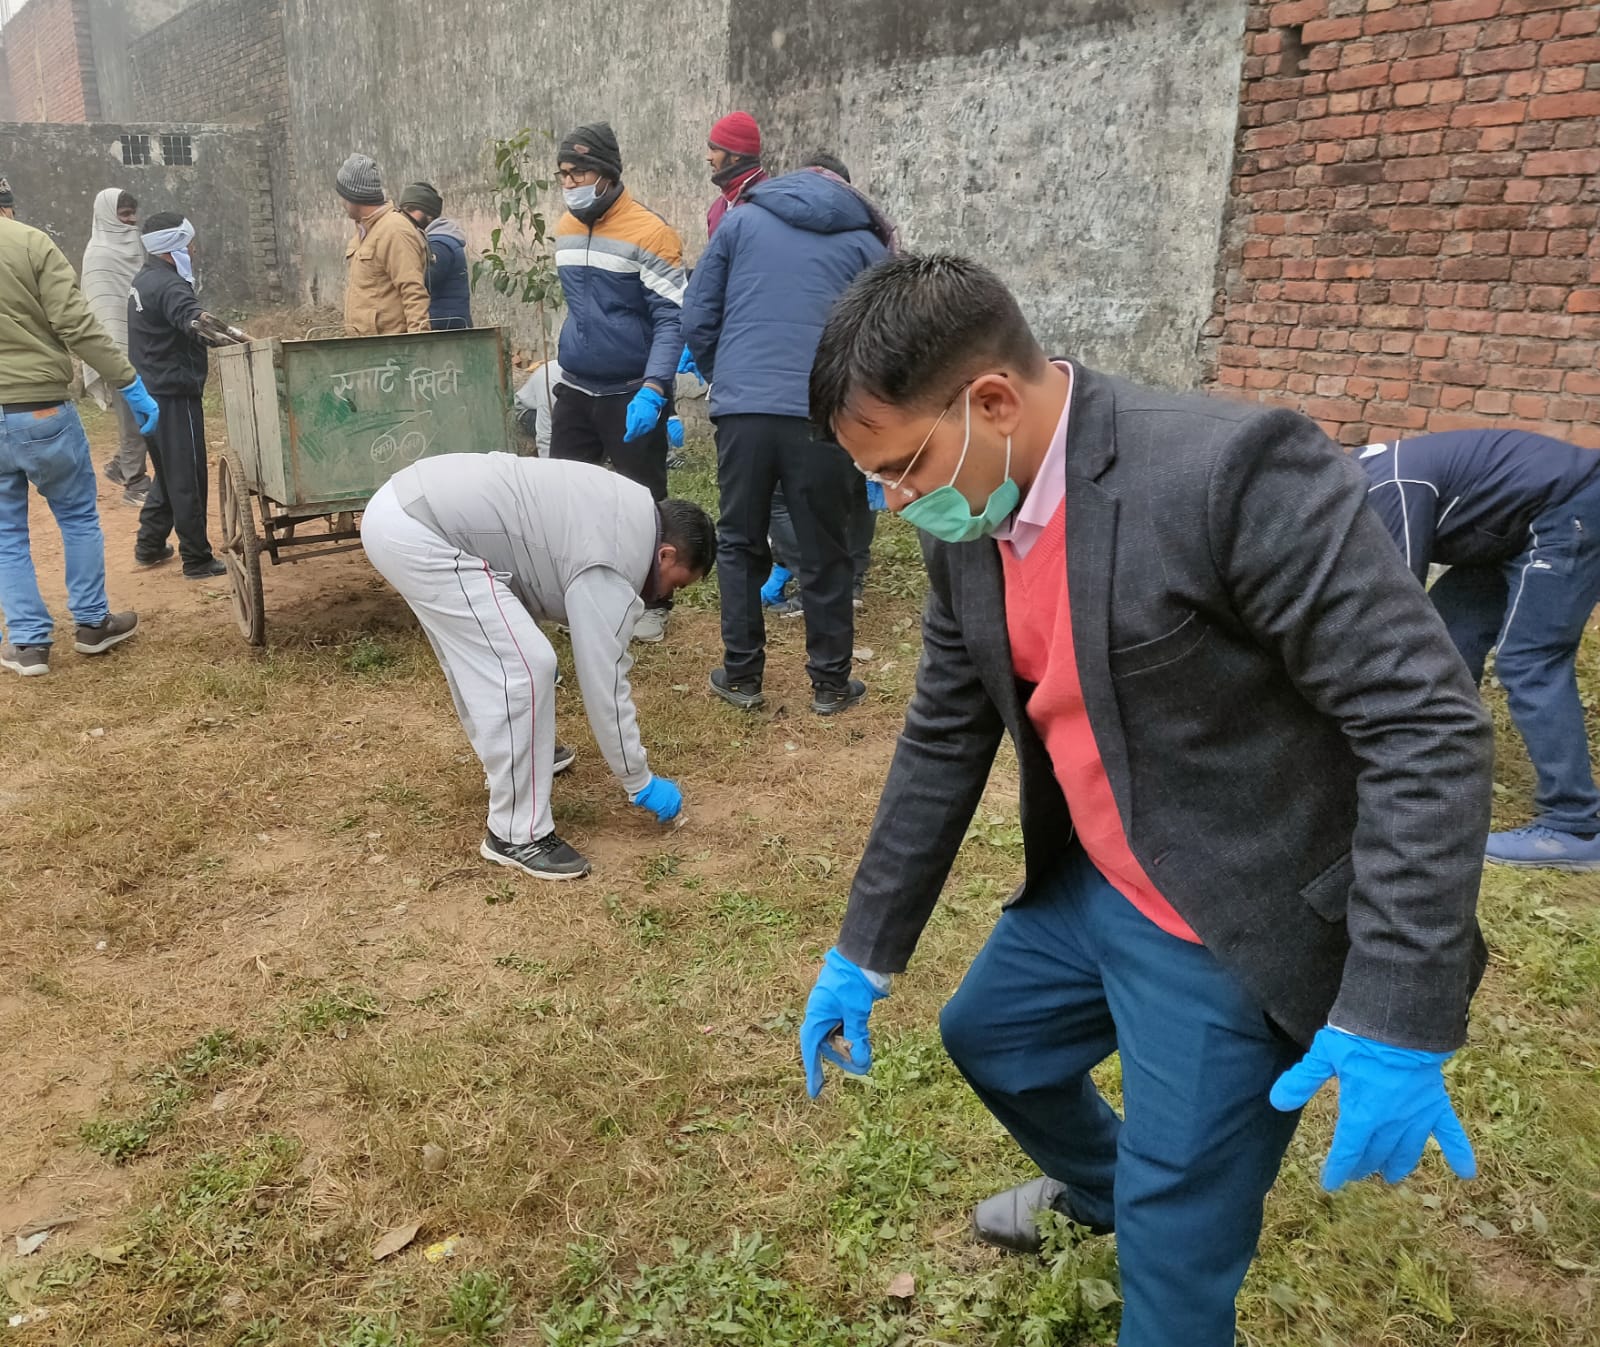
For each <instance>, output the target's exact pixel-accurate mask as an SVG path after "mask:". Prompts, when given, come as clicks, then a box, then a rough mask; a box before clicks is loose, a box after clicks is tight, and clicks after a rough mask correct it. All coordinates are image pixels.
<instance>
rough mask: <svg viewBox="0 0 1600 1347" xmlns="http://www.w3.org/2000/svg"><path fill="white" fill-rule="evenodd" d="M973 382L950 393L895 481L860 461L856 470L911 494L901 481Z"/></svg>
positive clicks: (891, 488) (887, 488)
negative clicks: (864, 466) (869, 470)
mask: <svg viewBox="0 0 1600 1347" xmlns="http://www.w3.org/2000/svg"><path fill="white" fill-rule="evenodd" d="M972 384H973V380H972V379H968V380H966V381H965V382H964V383H962V385H961V386H960V387H959V388H957V389H956V391H955V392H954V393H952V394H951V395H950V401H948V402H947V403H945V404H944V410H943V411H941V412H940V413H939V416H938V418H937V419H936V420H935V421H934V423H933V424H932V425H931V426H929V427H928V433H927V434H926V435H924V436H923V437H922V443H921V444H919V445H918V446H917V452H916V453H914V454H912V455H911V461H910V462H909V463H907V464H906V465H905V467H903V468H901V469H900V475H899V476H898V477H896V478H895V479H894V481H892V482H891V481H890V480H889V479H888V478H887V477H885V476H884V475H883V474H882V473H881V472H868V471H867V470H866V469H865V468H863V467H862V466H861V465H860V464H859V463H857V464H856V471H857V472H859V473H860V474H861V475H862V476H863V477H865V478H866V479H867V480H868V481H869V482H871V483H873V484H874V485H875V486H881V487H882V488H883V489H884V490H885V491H898V492H900V494H901V495H903V496H909V495H910V494H911V493H910V492H909V491H907V490H905V489H904V488H903V487H902V486H901V485H900V483H902V482H903V481H905V479H906V478H907V477H909V476H910V475H911V469H912V468H914V467H916V466H917V460H918V459H919V458H921V457H922V451H923V450H924V449H926V448H927V447H928V441H929V440H931V439H932V438H933V432H934V431H936V430H938V429H939V426H940V425H941V424H942V423H943V421H944V419H945V417H947V416H949V415H950V409H951V408H952V407H954V406H955V405H956V399H957V398H958V397H960V396H961V395H962V394H963V393H964V392H966V391H967V389H969V388H970V387H972Z"/></svg>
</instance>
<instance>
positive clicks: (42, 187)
mask: <svg viewBox="0 0 1600 1347" xmlns="http://www.w3.org/2000/svg"><path fill="white" fill-rule="evenodd" d="M124 131H135V132H140V133H144V134H148V135H149V136H150V137H151V145H152V149H153V150H154V149H155V148H156V147H157V146H158V145H159V141H158V139H157V138H158V137H159V135H160V133H161V132H163V131H169V132H187V133H188V134H189V135H190V137H191V138H192V142H193V146H194V164H193V166H192V167H187V168H179V167H172V168H169V167H167V166H166V165H164V164H159V163H155V164H147V165H142V166H128V165H125V164H124V163H123V162H122V142H121V139H120V137H121V135H122V133H123V132H124ZM0 164H4V165H5V172H6V175H7V176H8V177H9V178H10V179H11V185H12V188H13V189H14V190H15V192H16V196H17V216H18V218H19V219H21V220H22V221H24V222H25V223H27V224H31V225H33V226H34V227H35V228H37V229H43V230H44V231H45V232H46V233H48V234H49V235H50V236H51V237H52V238H53V239H54V240H55V241H56V244H57V245H58V246H59V247H60V248H61V251H62V252H64V253H65V254H66V255H67V259H68V260H69V261H70V262H71V263H72V265H73V267H74V268H77V267H80V266H81V265H82V263H83V249H84V245H85V244H87V243H88V241H89V227H90V221H91V218H92V213H93V207H94V198H95V196H96V195H97V194H98V193H99V192H100V191H101V190H102V189H103V188H106V187H121V188H124V189H125V190H127V191H130V192H132V193H133V194H134V195H135V196H136V197H138V198H139V213H140V216H141V218H142V217H145V216H148V215H151V214H154V213H155V212H156V211H163V210H179V211H183V212H185V213H187V214H188V216H189V218H190V219H191V220H193V221H194V225H195V228H196V230H197V231H198V241H197V250H196V265H197V268H198V270H199V272H200V277H201V284H202V288H201V297H202V299H203V301H204V302H205V304H206V306H207V307H208V308H211V309H214V310H222V311H229V310H233V309H240V310H248V309H249V308H250V307H252V306H253V305H255V304H259V303H266V302H267V301H268V287H269V282H268V277H267V275H266V268H265V265H264V257H265V254H264V253H263V250H262V241H263V240H264V239H265V240H268V241H270V239H271V233H272V221H271V218H270V215H269V214H267V213H266V207H267V205H268V204H270V199H271V198H270V196H267V195H266V194H265V192H264V188H265V182H266V175H267V167H266V147H265V145H264V144H263V143H262V136H261V133H260V132H257V131H253V130H245V129H240V128H236V127H220V126H200V125H183V124H164V123H152V122H141V123H138V124H136V125H132V126H123V125H119V124H114V123H105V122H101V123H96V124H93V125H57V124H50V123H40V122H0Z"/></svg>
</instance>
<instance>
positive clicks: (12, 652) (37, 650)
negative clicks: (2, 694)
mask: <svg viewBox="0 0 1600 1347" xmlns="http://www.w3.org/2000/svg"><path fill="white" fill-rule="evenodd" d="M0 669H10V670H11V672H12V673H14V674H20V675H21V676H22V677H24V678H41V677H43V676H44V675H45V674H47V673H49V672H50V647H49V646H47V645H12V644H11V642H10V641H7V642H6V643H5V644H4V645H0Z"/></svg>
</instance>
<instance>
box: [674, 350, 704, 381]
mask: <svg viewBox="0 0 1600 1347" xmlns="http://www.w3.org/2000/svg"><path fill="white" fill-rule="evenodd" d="M678 373H679V374H692V375H694V377H695V378H697V379H698V380H700V382H701V383H704V382H705V381H706V380H705V375H703V374H701V373H700V367H699V366H698V365H696V364H695V363H694V353H693V352H692V351H690V350H689V348H688V347H687V346H685V347H684V348H683V354H682V355H680V356H679V357H678Z"/></svg>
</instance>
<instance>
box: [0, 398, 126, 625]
mask: <svg viewBox="0 0 1600 1347" xmlns="http://www.w3.org/2000/svg"><path fill="white" fill-rule="evenodd" d="M30 482H32V483H33V485H34V486H35V487H36V488H37V489H38V492H39V494H40V495H41V496H43V497H44V498H45V500H46V501H47V502H49V505H50V512H51V513H52V514H53V515H55V517H56V524H57V526H58V527H59V528H60V529H61V545H62V550H63V552H64V553H65V554H66V563H67V606H68V607H69V608H71V610H72V616H73V619H74V620H75V621H76V622H77V623H78V625H79V626H84V627H97V626H99V625H100V623H102V622H104V621H105V620H106V617H107V616H108V615H109V613H110V607H109V605H108V604H107V603H106V543H105V535H104V534H102V533H101V532H100V511H99V508H98V507H97V506H96V504H95V475H94V464H93V463H91V462H90V461H89V440H88V437H87V436H85V435H84V433H83V422H81V421H80V420H79V419H78V412H77V408H75V407H74V406H73V405H72V404H71V403H70V402H67V403H62V405H61V406H59V407H57V408H54V409H48V410H45V411H39V412H11V413H9V414H7V415H5V416H4V417H3V418H0V620H3V621H4V623H5V630H6V635H7V637H8V638H9V640H10V641H11V643H12V644H13V645H18V646H23V645H49V644H50V631H51V628H52V627H53V626H54V625H55V623H54V619H52V618H51V616H50V610H49V609H48V608H46V607H45V606H44V598H43V596H42V595H41V594H40V593H39V581H38V578H37V577H36V576H35V574H34V570H33V554H32V552H31V551H30V550H29V546H28V483H30Z"/></svg>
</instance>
